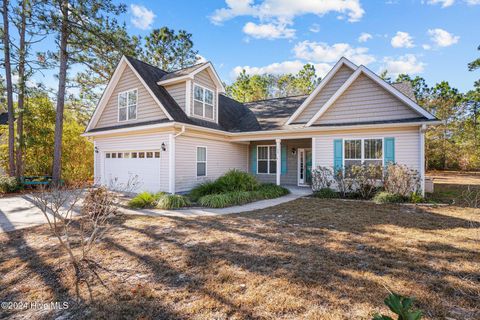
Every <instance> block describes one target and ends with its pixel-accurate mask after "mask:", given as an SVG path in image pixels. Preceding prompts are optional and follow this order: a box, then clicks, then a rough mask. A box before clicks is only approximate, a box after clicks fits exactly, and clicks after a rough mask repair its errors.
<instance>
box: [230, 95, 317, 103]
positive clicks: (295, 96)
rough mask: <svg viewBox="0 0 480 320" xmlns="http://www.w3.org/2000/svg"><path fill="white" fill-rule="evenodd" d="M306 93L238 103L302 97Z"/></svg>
mask: <svg viewBox="0 0 480 320" xmlns="http://www.w3.org/2000/svg"><path fill="white" fill-rule="evenodd" d="M308 95H309V94H297V95H294V96H286V97H276V98H268V99H261V100H254V101H249V102H240V103H243V104H249V103H255V102H262V101H270V100H280V99H288V98H297V97H304V96H308ZM234 100H235V99H234Z"/></svg>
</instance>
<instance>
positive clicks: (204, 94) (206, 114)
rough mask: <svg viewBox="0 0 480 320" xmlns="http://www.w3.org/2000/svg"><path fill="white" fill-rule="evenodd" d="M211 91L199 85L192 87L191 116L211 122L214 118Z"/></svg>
mask: <svg viewBox="0 0 480 320" xmlns="http://www.w3.org/2000/svg"><path fill="white" fill-rule="evenodd" d="M214 109H215V108H214V95H213V91H212V90H210V89H207V88H204V87H201V86H199V85H194V87H193V115H195V116H197V117H202V118H207V119H211V120H213V118H214Z"/></svg>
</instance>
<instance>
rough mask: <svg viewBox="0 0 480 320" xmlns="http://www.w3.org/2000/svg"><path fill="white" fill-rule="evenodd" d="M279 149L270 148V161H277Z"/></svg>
mask: <svg viewBox="0 0 480 320" xmlns="http://www.w3.org/2000/svg"><path fill="white" fill-rule="evenodd" d="M276 150H277V147H270V160H275V159H277V152H276Z"/></svg>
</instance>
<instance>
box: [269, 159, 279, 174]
mask: <svg viewBox="0 0 480 320" xmlns="http://www.w3.org/2000/svg"><path fill="white" fill-rule="evenodd" d="M270 173H277V161H270Z"/></svg>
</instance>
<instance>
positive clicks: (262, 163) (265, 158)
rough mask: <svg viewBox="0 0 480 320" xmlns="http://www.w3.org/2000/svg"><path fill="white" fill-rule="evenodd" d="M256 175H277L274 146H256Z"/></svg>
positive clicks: (275, 149)
mask: <svg viewBox="0 0 480 320" xmlns="http://www.w3.org/2000/svg"><path fill="white" fill-rule="evenodd" d="M257 173H267V174H273V173H277V148H276V146H257Z"/></svg>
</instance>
